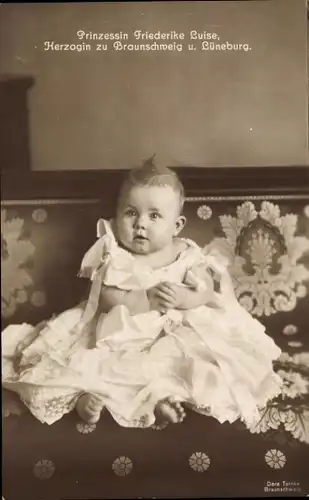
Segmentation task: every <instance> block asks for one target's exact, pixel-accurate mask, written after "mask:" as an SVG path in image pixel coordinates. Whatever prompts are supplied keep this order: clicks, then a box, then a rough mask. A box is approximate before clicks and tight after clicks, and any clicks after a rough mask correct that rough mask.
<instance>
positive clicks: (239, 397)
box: [2, 220, 282, 428]
mask: <svg viewBox="0 0 309 500" xmlns="http://www.w3.org/2000/svg"><path fill="white" fill-rule="evenodd" d="M98 238H99V239H98V240H97V242H96V243H95V244H94V245H93V246H92V247H91V248H90V250H89V251H88V252H87V253H86V255H85V257H84V259H83V262H82V266H81V271H80V276H82V277H88V278H90V279H91V281H92V287H91V291H90V295H89V299H88V301H87V302H84V303H82V304H80V305H78V306H76V307H75V308H72V309H69V310H67V311H65V312H63V313H61V314H60V315H59V316H57V317H56V318H53V319H51V320H49V321H48V322H47V323H46V324H45V325H44V326H38V327H33V326H31V325H28V324H26V323H24V324H22V325H10V326H9V327H7V328H6V329H5V330H4V331H3V332H2V381H3V386H4V388H6V389H9V390H12V391H15V392H17V393H18V394H19V396H20V398H21V400H22V401H23V402H24V403H25V404H26V405H27V406H28V408H29V409H30V411H31V412H32V414H33V415H34V416H35V417H36V418H37V419H39V420H40V421H41V422H45V423H47V424H52V423H54V422H55V421H57V420H59V419H60V418H61V417H62V416H63V415H64V414H65V413H67V412H69V411H70V410H72V409H73V408H74V406H75V403H76V401H77V399H78V397H79V396H80V395H81V394H82V393H85V392H91V393H95V394H100V395H101V396H102V397H103V400H104V404H105V407H106V408H107V410H108V411H109V412H110V413H111V415H112V416H113V418H114V419H115V420H116V421H117V422H118V423H119V424H120V425H122V426H127V427H149V426H151V425H153V424H154V422H155V413H154V410H155V408H156V406H157V404H158V402H159V401H162V400H164V399H165V398H167V397H172V398H174V399H175V401H179V402H182V403H184V404H186V405H187V406H188V407H190V408H191V409H193V410H195V411H197V412H199V413H202V414H205V415H211V416H213V417H214V418H216V419H218V420H219V421H220V422H225V421H228V422H233V421H235V420H237V419H238V418H240V419H241V420H242V421H243V422H244V423H245V424H246V426H247V427H248V428H250V427H251V426H254V425H255V424H256V422H257V419H258V418H259V411H258V409H259V408H261V407H263V406H264V405H265V404H266V402H267V401H268V400H269V399H272V398H273V397H275V396H276V395H278V394H279V392H280V388H281V384H282V383H281V379H280V378H279V377H278V376H277V375H276V374H275V373H274V371H273V367H272V362H273V360H275V359H276V358H278V357H279V355H280V349H279V348H278V347H277V346H276V345H275V343H274V341H273V340H272V339H271V338H270V337H269V336H268V335H267V334H266V333H265V329H264V327H263V325H262V324H261V323H259V322H258V321H257V320H255V319H253V318H252V316H251V315H250V314H249V313H248V312H247V311H246V310H245V309H244V308H242V307H241V306H240V305H239V303H238V302H237V300H236V298H235V295H234V292H233V289H232V286H231V283H230V280H229V276H228V273H227V271H226V264H225V263H224V261H223V260H222V258H221V259H220V257H218V256H216V255H213V254H210V253H207V252H205V251H203V250H201V249H200V248H199V247H198V246H197V245H196V244H195V243H194V242H193V241H191V240H188V239H185V240H184V241H185V242H186V243H187V248H186V249H185V250H184V251H183V252H182V253H181V254H180V255H179V256H178V258H177V259H176V260H175V261H174V262H173V263H172V264H170V265H167V266H164V267H162V268H160V269H152V268H150V267H146V266H145V265H141V264H140V262H138V261H137V260H136V259H134V256H133V255H131V254H130V253H129V252H127V251H126V250H124V249H122V248H120V247H119V246H118V244H117V242H116V239H115V237H114V234H113V232H112V229H111V225H110V223H109V222H107V221H104V220H100V221H99V222H98ZM210 270H211V271H212V272H214V273H216V274H217V275H219V276H220V279H221V291H220V295H219V296H218V297H219V298H220V304H221V306H220V307H219V308H214V307H210V306H207V305H203V306H200V307H198V308H196V309H193V310H187V311H176V310H169V311H168V312H167V313H166V314H163V313H160V312H158V311H149V312H146V313H143V314H137V315H135V316H131V315H130V313H129V310H128V309H127V308H126V307H125V306H122V305H120V306H116V307H114V308H113V309H112V310H111V311H110V312H109V313H108V314H100V313H99V312H98V300H99V294H100V290H101V287H102V285H105V286H113V287H117V288H119V289H122V290H141V289H143V290H146V289H148V288H150V287H152V286H154V285H156V284H158V283H159V282H162V281H168V282H172V283H177V284H183V285H184V286H185V285H190V286H191V287H192V286H195V287H197V288H198V287H202V288H203V287H204V288H205V287H211V286H212V279H210V274H209V271H210Z"/></svg>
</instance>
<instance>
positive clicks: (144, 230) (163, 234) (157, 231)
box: [115, 186, 184, 254]
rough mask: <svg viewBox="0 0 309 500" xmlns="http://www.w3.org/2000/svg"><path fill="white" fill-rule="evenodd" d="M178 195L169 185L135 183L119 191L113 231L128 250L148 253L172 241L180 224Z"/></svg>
mask: <svg viewBox="0 0 309 500" xmlns="http://www.w3.org/2000/svg"><path fill="white" fill-rule="evenodd" d="M179 203H180V200H179V196H178V194H177V193H175V191H174V190H173V188H172V187H170V186H166V187H159V186H135V187H133V188H132V189H130V190H128V191H127V192H126V193H124V194H123V196H122V198H121V199H120V202H119V206H118V210H117V216H116V221H115V222H116V233H117V237H118V239H119V241H120V242H121V243H122V245H123V246H124V247H125V248H126V249H127V250H129V251H131V252H133V253H137V254H149V253H152V252H156V251H158V250H161V249H163V248H164V247H166V246H167V245H169V244H171V243H172V240H173V237H174V236H176V235H177V234H178V233H179V232H180V231H181V229H182V227H183V225H184V217H180V215H179Z"/></svg>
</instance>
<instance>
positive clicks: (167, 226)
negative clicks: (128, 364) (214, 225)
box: [76, 161, 214, 422]
mask: <svg viewBox="0 0 309 500" xmlns="http://www.w3.org/2000/svg"><path fill="white" fill-rule="evenodd" d="M183 204H184V189H183V186H182V184H181V183H180V181H179V179H178V177H177V176H176V175H175V174H174V172H172V171H171V170H169V169H167V168H165V169H163V168H161V169H160V170H158V169H157V168H156V167H155V166H154V165H153V164H152V162H151V161H148V162H146V163H145V164H144V166H143V169H140V168H139V169H136V170H133V171H131V172H130V173H129V176H128V178H127V179H126V181H125V182H124V184H123V186H122V189H121V193H120V197H119V201H118V207H117V213H116V217H115V219H114V220H113V221H112V228H113V232H114V235H115V238H116V240H117V242H118V245H119V246H120V247H121V248H123V249H125V250H126V251H128V252H130V253H131V254H132V255H134V259H135V260H136V261H137V262H138V263H140V264H141V265H144V266H146V267H148V268H151V269H154V270H155V269H159V268H163V267H166V266H169V265H171V264H172V263H174V262H175V261H176V260H177V258H178V256H179V255H181V254H182V253H183V252H184V251H185V250H186V249H188V243H186V241H185V240H183V239H180V238H178V234H179V233H180V232H181V230H182V229H183V227H184V225H185V222H186V219H185V217H184V215H182V209H183ZM210 300H212V302H214V296H213V294H212V289H211V288H210V289H207V288H205V289H203V290H198V289H197V288H196V287H185V286H183V285H182V284H177V283H173V282H168V281H161V282H159V283H157V284H156V285H155V286H152V287H150V288H148V289H147V290H144V289H140V290H129V291H124V290H121V289H119V288H117V287H113V286H108V287H106V286H103V287H102V289H101V293H100V310H101V311H102V312H109V311H110V310H111V309H112V308H113V307H115V306H116V305H120V304H122V305H124V306H126V307H127V308H128V310H129V311H130V313H131V314H133V315H135V314H139V313H144V312H147V311H149V310H157V311H159V312H161V313H165V312H166V311H167V310H168V309H180V310H185V309H193V308H196V307H198V306H200V305H203V304H206V303H207V302H208V301H210ZM103 401H104V398H100V397H99V396H97V395H94V394H85V395H83V396H81V397H80V399H79V401H78V403H77V405H76V409H77V411H78V413H79V414H80V416H81V417H82V418H83V419H84V420H86V421H88V422H94V421H97V420H98V418H99V414H100V413H101V410H102V408H103V406H104V403H103ZM156 410H157V411H156V413H157V415H159V414H160V413H161V416H163V417H167V418H168V419H169V420H171V421H172V422H177V421H182V420H183V417H184V410H183V408H182V407H181V405H180V404H179V403H177V402H173V401H172V398H169V399H168V400H167V401H163V402H160V403H159V404H158V406H157V409H156Z"/></svg>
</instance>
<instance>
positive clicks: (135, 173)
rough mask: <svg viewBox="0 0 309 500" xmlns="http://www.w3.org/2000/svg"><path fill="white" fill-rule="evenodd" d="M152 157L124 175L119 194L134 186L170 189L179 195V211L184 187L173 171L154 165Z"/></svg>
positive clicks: (183, 196) (183, 195)
mask: <svg viewBox="0 0 309 500" xmlns="http://www.w3.org/2000/svg"><path fill="white" fill-rule="evenodd" d="M154 156H155V155H153V156H151V158H148V159H147V160H146V161H144V163H143V164H142V165H141V166H140V167H135V168H133V169H132V170H130V171H129V173H128V174H127V175H126V177H125V179H124V182H123V184H122V186H121V191H120V193H121V194H122V193H123V192H124V191H127V190H128V189H131V188H132V187H135V186H149V187H151V186H156V187H167V186H169V187H171V188H172V189H173V190H174V192H175V193H177V194H178V195H179V202H180V211H182V209H183V205H184V201H185V190H184V187H183V185H182V183H181V181H180V179H179V177H178V175H177V174H176V172H175V171H174V170H172V169H171V168H169V167H165V166H158V165H156V164H155V163H154V161H153V160H154Z"/></svg>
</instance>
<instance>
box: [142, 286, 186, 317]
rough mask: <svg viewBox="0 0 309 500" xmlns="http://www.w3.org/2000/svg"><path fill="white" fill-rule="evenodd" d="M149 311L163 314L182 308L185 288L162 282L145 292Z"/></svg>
mask: <svg viewBox="0 0 309 500" xmlns="http://www.w3.org/2000/svg"><path fill="white" fill-rule="evenodd" d="M147 295H148V300H149V304H150V309H156V310H157V311H160V312H165V311H167V310H168V309H177V308H180V307H181V306H182V304H183V303H184V300H185V297H186V287H184V286H180V285H174V284H172V283H168V282H162V283H159V284H158V285H156V286H155V287H153V288H151V289H150V290H148V291H147Z"/></svg>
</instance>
